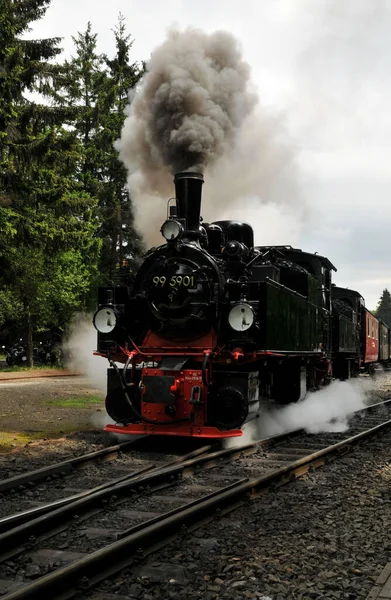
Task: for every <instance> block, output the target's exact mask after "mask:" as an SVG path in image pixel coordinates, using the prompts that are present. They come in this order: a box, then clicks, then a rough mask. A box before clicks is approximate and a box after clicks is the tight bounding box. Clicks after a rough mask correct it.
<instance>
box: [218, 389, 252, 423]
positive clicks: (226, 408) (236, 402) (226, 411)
mask: <svg viewBox="0 0 391 600" xmlns="http://www.w3.org/2000/svg"><path fill="white" fill-rule="evenodd" d="M213 405H214V406H213V415H214V419H213V420H214V422H215V424H216V426H217V427H218V428H219V429H237V428H239V427H241V425H243V423H244V422H245V420H246V418H247V414H248V402H247V399H246V398H245V396H244V394H243V393H242V392H241V391H240V390H238V389H237V388H234V387H228V386H227V387H222V388H220V389H219V390H218V392H217V394H216V397H215V400H214V402H213Z"/></svg>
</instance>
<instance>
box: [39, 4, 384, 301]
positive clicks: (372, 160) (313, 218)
mask: <svg viewBox="0 0 391 600" xmlns="http://www.w3.org/2000/svg"><path fill="white" fill-rule="evenodd" d="M119 12H121V13H122V14H123V16H124V17H125V19H126V24H127V27H128V30H129V32H130V33H131V36H132V38H133V39H134V46H133V53H132V61H137V60H143V59H146V60H147V59H148V57H149V55H150V53H151V52H152V51H153V50H154V48H155V47H156V45H158V44H159V43H161V42H162V41H163V40H164V39H165V37H166V32H167V29H168V27H170V26H171V25H172V24H175V23H176V24H177V25H178V26H180V27H181V28H184V27H187V26H189V25H190V26H194V27H199V28H202V29H204V30H205V31H207V32H212V31H214V30H216V29H226V30H228V31H230V32H231V33H232V34H233V35H235V36H236V37H237V38H238V39H239V40H240V42H241V44H242V48H243V54H244V57H245V59H246V60H247V61H248V62H249V63H250V65H251V68H252V79H253V81H254V82H255V84H256V86H257V90H258V93H259V97H260V100H261V104H262V107H263V110H264V111H265V112H267V113H269V115H271V116H273V115H275V117H276V118H277V119H278V121H279V127H280V130H282V131H283V132H284V136H285V138H286V142H287V143H288V144H289V146H290V147H291V148H293V149H294V162H295V165H296V172H297V185H298V186H299V189H300V197H301V198H302V207H303V209H302V210H301V211H299V212H300V217H297V219H295V218H292V214H289V215H288V214H286V211H285V210H284V209H283V207H282V206H276V207H273V206H270V205H269V206H268V207H267V208H266V209H265V211H264V213H262V214H263V221H264V223H263V229H262V228H259V229H258V232H261V233H258V239H257V240H256V241H257V243H259V244H262V243H268V244H269V243H279V244H291V245H296V246H298V247H300V248H302V249H303V250H307V251H309V252H318V253H319V254H323V255H326V256H327V257H328V258H329V259H330V260H331V262H332V263H333V264H334V265H335V266H336V267H337V269H338V273H336V274H334V281H335V282H336V283H337V284H338V285H343V286H347V287H351V288H353V289H357V290H359V291H360V292H361V293H362V294H363V296H364V297H365V300H366V305H367V306H368V308H375V307H376V304H377V301H378V299H379V296H380V294H381V292H382V290H383V288H384V287H388V288H391V252H390V250H391V241H390V234H391V205H390V200H391V167H390V164H391V142H390V140H391V110H390V107H391V38H390V36H389V32H390V31H391V1H389V0H241V1H240V2H237V1H233V0H197V2H194V0H191V1H190V0H182V1H181V0H164V1H162V0H160V1H159V0H143V1H142V2H140V1H135V0H133V1H132V0H126V2H125V1H123V0H111V2H107V1H103V0H95V1H94V2H91V1H90V0H52V3H51V5H50V7H49V9H48V11H47V13H46V16H45V17H44V18H43V19H42V20H41V21H38V22H37V23H36V24H35V26H34V28H33V32H32V34H30V35H31V36H33V37H54V36H59V37H63V38H64V39H63V40H62V47H63V48H64V53H65V54H64V55H68V56H69V54H71V53H72V51H73V42H72V39H71V36H72V35H76V34H77V32H78V31H83V30H84V29H85V28H86V25H87V22H88V21H89V20H90V21H91V23H92V28H93V31H94V32H96V33H97V34H98V49H99V50H100V51H102V52H106V53H108V54H110V53H111V52H112V51H113V47H114V44H113V36H112V32H111V29H112V28H113V27H114V25H115V23H116V20H117V16H118V14H119ZM276 176H278V174H277V175H276ZM205 186H206V183H205ZM285 192H286V194H287V196H289V188H288V189H287V188H285ZM292 195H293V194H292ZM296 201H297V200H296ZM235 216H236V217H237V216H238V215H237V214H236V215H235ZM269 219H270V223H269ZM268 225H269V226H268ZM262 232H263V234H262ZM259 236H261V238H263V239H259Z"/></svg>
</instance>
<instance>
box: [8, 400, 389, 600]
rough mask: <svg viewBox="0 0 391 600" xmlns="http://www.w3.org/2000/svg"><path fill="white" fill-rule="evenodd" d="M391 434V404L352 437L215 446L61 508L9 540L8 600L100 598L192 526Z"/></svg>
mask: <svg viewBox="0 0 391 600" xmlns="http://www.w3.org/2000/svg"><path fill="white" fill-rule="evenodd" d="M390 428H391V401H387V402H383V403H379V404H376V405H372V406H369V407H367V408H366V409H365V410H361V411H359V412H358V413H357V414H356V415H355V416H354V417H353V419H352V423H351V427H350V429H349V431H348V432H345V433H335V432H333V433H323V434H307V433H305V432H304V431H302V430H296V431H294V432H290V433H289V434H284V435H282V436H281V435H280V436H273V437H272V438H268V439H267V440H261V441H259V442H255V443H252V444H247V445H246V446H243V447H242V448H230V449H227V450H218V451H216V450H214V449H213V448H210V447H205V448H201V449H198V451H197V453H198V455H195V454H194V453H192V454H191V455H188V456H184V457H181V459H177V460H176V462H175V463H174V462H172V463H171V464H169V465H164V466H163V467H156V468H155V469H153V470H151V471H150V472H147V473H133V474H130V476H129V478H128V479H127V480H125V481H121V482H117V483H114V484H113V486H111V487H110V486H108V487H106V488H105V489H100V490H97V491H94V492H92V491H91V493H90V494H89V495H88V496H86V497H83V498H78V499H76V500H72V501H70V502H69V503H68V504H66V505H64V506H61V507H59V508H58V507H54V506H53V507H51V508H50V509H48V511H47V512H46V513H45V514H44V515H40V516H38V517H34V518H32V519H26V520H25V521H24V522H23V523H22V524H19V525H17V526H16V527H12V528H10V529H8V530H7V531H4V532H3V533H2V534H0V548H1V549H2V553H1V555H0V570H2V572H3V575H2V577H1V578H2V580H3V582H2V585H3V593H4V592H9V593H6V595H5V596H3V597H4V598H5V599H6V600H16V599H19V598H23V599H26V600H27V599H35V598H42V597H45V596H46V597H50V598H52V599H58V600H65V599H68V598H74V597H79V598H83V597H86V596H85V594H86V593H88V594H90V593H91V594H92V595H91V598H94V592H93V591H91V590H93V589H94V588H95V586H97V585H98V584H99V582H101V581H103V580H104V579H106V578H107V577H109V576H110V575H113V574H114V573H116V572H118V571H120V570H121V569H122V568H124V567H126V566H129V565H132V564H133V563H134V562H135V561H139V560H140V559H142V557H144V556H145V555H147V554H149V553H151V552H153V551H155V550H156V549H158V548H160V547H162V546H163V545H165V544H167V543H168V541H169V540H170V539H172V538H173V536H175V535H177V534H178V533H180V532H182V531H183V530H184V529H183V528H185V531H186V528H197V527H199V526H201V525H203V524H205V522H208V520H211V519H213V518H214V517H215V516H216V513H217V514H219V515H224V514H225V513H226V512H230V511H232V510H233V509H235V508H236V507H237V506H239V505H242V504H243V503H245V502H247V501H248V500H249V498H252V497H254V496H256V495H257V494H259V493H262V492H263V491H265V490H267V489H268V488H270V487H276V486H280V485H282V484H284V483H287V482H288V481H289V480H291V479H292V478H296V477H300V476H302V475H304V474H305V473H307V472H308V471H309V470H310V469H313V468H317V467H319V466H321V465H323V464H324V463H325V462H327V461H328V460H331V459H333V458H335V457H337V456H339V455H341V454H344V453H346V452H348V451H349V450H351V449H352V448H353V447H354V445H355V444H357V443H359V442H362V441H364V440H365V439H369V438H371V437H372V436H374V435H379V434H381V432H383V431H386V430H389V429H390ZM179 460H180V462H178V461H179ZM4 581H5V582H7V581H8V582H9V586H8V589H7V588H6V584H5V583H4ZM97 594H98V595H97V596H96V598H98V597H99V593H98V592H97ZM89 597H90V596H89Z"/></svg>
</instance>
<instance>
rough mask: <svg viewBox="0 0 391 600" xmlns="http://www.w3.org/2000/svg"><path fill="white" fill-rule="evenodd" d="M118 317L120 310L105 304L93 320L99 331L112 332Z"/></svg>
mask: <svg viewBox="0 0 391 600" xmlns="http://www.w3.org/2000/svg"><path fill="white" fill-rule="evenodd" d="M118 317H119V314H118V312H117V311H116V310H115V309H114V308H113V307H112V306H103V307H102V308H100V309H99V310H97V311H96V313H95V314H94V317H93V320H92V322H93V324H94V327H95V329H96V330H97V331H99V333H111V332H112V331H114V329H115V327H116V325H117V322H118Z"/></svg>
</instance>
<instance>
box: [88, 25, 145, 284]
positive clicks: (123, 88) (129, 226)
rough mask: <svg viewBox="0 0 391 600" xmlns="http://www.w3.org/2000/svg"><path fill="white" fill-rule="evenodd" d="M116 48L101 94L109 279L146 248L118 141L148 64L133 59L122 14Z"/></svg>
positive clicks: (105, 258)
mask: <svg viewBox="0 0 391 600" xmlns="http://www.w3.org/2000/svg"><path fill="white" fill-rule="evenodd" d="M114 37H115V48H116V52H115V55H114V58H113V59H110V58H109V57H108V56H105V57H104V60H105V64H106V65H107V68H108V72H107V76H106V78H105V81H104V89H103V90H102V94H101V100H100V101H101V110H102V123H103V127H102V128H101V129H100V132H99V135H98V137H97V142H98V144H99V147H100V148H101V150H102V152H103V156H104V163H103V165H102V174H103V181H104V186H103V187H102V188H101V194H100V196H99V205H100V209H101V214H102V227H101V236H102V239H103V251H102V260H101V271H102V273H105V274H106V277H107V279H108V280H112V279H113V278H114V277H115V272H116V269H118V267H120V266H121V265H123V264H124V263H127V262H129V263H130V265H132V264H133V263H134V262H135V261H137V258H138V257H139V256H140V254H141V253H142V251H143V244H142V241H141V236H140V235H139V234H138V232H137V231H136V229H135V224H134V217H133V209H132V202H131V198H130V197H129V192H128V190H127V188H126V175H127V174H126V169H125V167H124V165H123V164H122V163H121V162H120V161H119V159H118V153H117V151H116V150H115V149H114V142H115V141H116V140H117V139H118V138H119V137H120V133H121V129H122V126H123V122H124V118H125V108H126V106H127V104H128V102H129V91H130V90H131V89H132V88H134V87H135V86H136V84H137V82H138V81H139V80H140V78H141V76H142V74H143V71H144V69H145V65H144V64H142V65H141V66H139V65H138V64H137V63H131V62H130V52H131V49H132V45H133V41H132V40H131V39H130V35H128V34H127V33H126V26H125V19H124V18H123V16H122V15H121V14H120V15H119V17H118V23H117V25H116V27H115V28H114Z"/></svg>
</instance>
